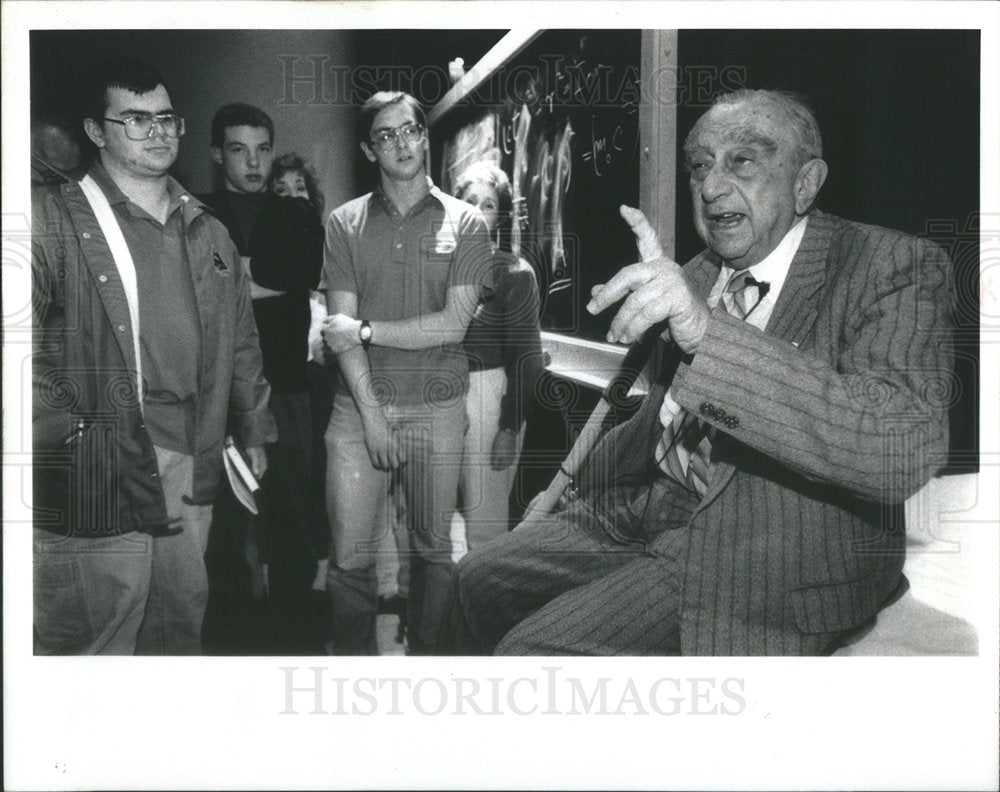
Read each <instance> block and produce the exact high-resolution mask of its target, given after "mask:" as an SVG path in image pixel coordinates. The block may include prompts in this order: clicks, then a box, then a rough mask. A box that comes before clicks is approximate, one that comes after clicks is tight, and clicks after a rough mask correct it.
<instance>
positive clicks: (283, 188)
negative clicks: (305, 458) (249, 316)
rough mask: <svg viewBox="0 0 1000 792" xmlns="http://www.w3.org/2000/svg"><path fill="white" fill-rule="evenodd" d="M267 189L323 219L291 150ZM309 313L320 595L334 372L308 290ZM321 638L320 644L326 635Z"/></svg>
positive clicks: (311, 511)
mask: <svg viewBox="0 0 1000 792" xmlns="http://www.w3.org/2000/svg"><path fill="white" fill-rule="evenodd" d="M267 188H268V190H270V191H271V192H273V193H275V194H276V195H282V196H289V197H292V198H305V199H306V200H307V201H309V203H310V204H312V206H313V208H314V209H315V210H316V215H317V217H318V218H319V220H320V223H322V222H323V220H325V217H324V214H323V209H324V205H325V198H324V196H323V192H322V190H320V188H319V183H318V182H317V180H316V177H315V176H314V175H313V172H312V170H311V169H310V168H309V167H308V166H307V165H306V163H305V160H303V159H302V157H300V156H299V155H298V154H295V153H294V152H293V153H289V154H283V155H282V156H280V157H275V158H274V161H273V162H272V163H271V172H270V174H269V175H268V179H267ZM309 309H310V314H311V318H310V324H309V353H308V363H307V365H306V376H307V378H308V389H309V407H310V410H311V412H312V444H311V460H312V464H311V465H310V467H309V484H308V493H309V502H308V504H307V513H308V515H309V521H308V523H309V528H310V537H309V540H310V546H311V547H312V549H313V551H314V552H315V555H316V558H317V571H316V576H315V580H314V582H313V584H312V588H313V589H314V590H318V591H320V592H322V591H324V590H325V584H326V566H327V558H328V556H329V552H330V531H329V528H328V526H327V516H326V443H325V442H324V440H323V434H324V433H325V432H326V426H327V424H328V423H329V422H330V413H331V411H332V409H333V372H332V369H331V368H330V367H329V366H326V365H324V364H323V360H324V358H323V354H322V344H323V341H322V338H321V337H320V330H321V328H322V325H323V320H324V319H325V318H326V299H325V297H324V296H323V295H322V294H321V293H320V292H318V291H315V290H312V291H310V292H309ZM325 607H326V600H325V598H324V597H323V596H322V595H318V599H317V602H316V609H317V613H314V614H310V616H311V617H312V618H313V620H314V621H315V624H316V625H317V629H316V632H317V634H320V635H322V633H323V632H324V631H325V630H326V628H327V622H328V619H326V618H325V616H324V612H325ZM322 640H324V641H325V636H323V639H322ZM321 643H322V641H321Z"/></svg>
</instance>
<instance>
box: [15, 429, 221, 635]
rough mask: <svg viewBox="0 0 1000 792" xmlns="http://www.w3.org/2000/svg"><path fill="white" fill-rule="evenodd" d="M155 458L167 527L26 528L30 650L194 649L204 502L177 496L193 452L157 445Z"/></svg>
mask: <svg viewBox="0 0 1000 792" xmlns="http://www.w3.org/2000/svg"><path fill="white" fill-rule="evenodd" d="M156 460H157V463H158V466H159V473H160V481H161V483H162V486H163V491H164V495H165V496H166V502H167V514H168V516H169V519H170V525H169V526H168V532H167V533H163V532H157V534H156V535H155V536H154V535H150V534H149V533H129V534H124V535H122V536H111V537H101V538H96V539H90V538H85V537H75V536H69V537H66V536H60V535H57V534H53V533H49V532H47V531H43V530H41V529H38V528H36V529H35V530H34V622H35V624H34V636H35V653H36V654H116V655H121V654H133V653H135V654H157V655H188V654H199V653H200V652H201V622H202V618H203V617H204V613H205V603H206V601H207V598H208V580H207V577H206V575H205V562H204V560H203V555H204V552H205V546H206V543H207V541H208V527H209V524H210V523H211V519H212V507H211V506H195V505H192V504H190V503H186V502H185V498H190V495H191V490H192V475H193V471H194V457H192V456H188V455H186V454H181V453H178V452H176V451H168V450H166V449H163V448H159V447H157V448H156ZM178 529H180V530H178Z"/></svg>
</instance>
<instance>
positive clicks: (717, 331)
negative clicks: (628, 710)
mask: <svg viewBox="0 0 1000 792" xmlns="http://www.w3.org/2000/svg"><path fill="white" fill-rule="evenodd" d="M719 267H720V262H719V260H718V259H717V258H715V257H714V256H713V255H712V254H709V253H707V252H706V253H703V254H701V255H700V256H698V257H696V258H695V259H693V260H692V261H691V262H689V263H688V265H687V266H686V267H685V273H686V274H687V275H688V277H689V280H690V282H691V284H692V285H693V286H694V287H695V289H696V290H697V291H698V293H700V294H703V295H705V296H706V297H707V295H708V292H709V290H710V289H711V286H712V284H713V283H714V282H715V279H716V276H717V275H718V272H719ZM950 289H951V275H950V264H949V262H948V260H947V257H946V256H945V254H944V253H943V251H941V250H940V248H938V247H937V246H935V245H934V244H933V243H930V242H928V241H926V240H921V239H918V238H915V237H912V236H909V235H906V234H902V233H900V232H896V231H891V230H889V229H885V228H878V227H875V226H866V225H861V224H858V223H853V222H848V221H845V220H842V219H840V218H837V217H834V216H832V215H825V214H823V213H821V212H815V213H814V214H813V216H812V217H811V218H810V221H809V225H808V227H807V230H806V234H805V236H804V238H803V240H802V243H801V245H800V246H799V249H798V252H797V253H796V255H795V258H794V260H793V261H792V264H791V268H790V270H789V273H788V277H787V280H786V281H785V284H784V287H783V288H782V291H781V294H780V295H779V297H778V302H777V304H776V305H775V309H774V312H773V314H772V315H771V319H770V322H769V324H768V327H767V330H766V332H761V331H760V330H757V329H756V328H754V327H751V326H750V325H748V324H746V323H744V322H741V321H739V320H738V319H735V318H734V317H732V316H730V315H728V314H727V313H726V312H725V310H724V309H722V308H718V309H716V310H715V311H714V312H713V313H712V317H711V319H710V322H709V326H708V330H707V333H706V335H705V337H704V339H703V340H702V342H701V345H700V346H699V348H698V351H697V353H696V354H695V355H693V357H686V358H681V359H680V362H679V363H678V357H677V353H676V348H675V347H673V344H672V343H668V342H666V341H663V342H661V343H660V345H659V349H658V352H657V354H658V355H659V364H658V365H659V367H660V369H661V372H660V374H661V376H659V377H658V378H657V384H656V385H655V386H654V387H653V388H652V389H651V392H650V394H649V395H648V396H647V397H646V399H645V401H644V402H643V404H642V406H641V407H640V409H639V412H638V413H637V414H636V415H635V416H634V417H633V418H632V419H630V420H629V421H627V422H626V423H624V424H622V425H621V426H619V427H617V428H616V429H615V430H613V431H612V432H611V433H610V434H609V435H608V436H607V437H606V438H605V439H604V441H603V442H602V443H601V444H600V445H599V446H598V448H597V449H595V453H594V455H592V456H593V461H592V462H590V463H588V465H589V466H591V467H593V466H594V465H597V466H600V467H604V466H605V465H607V466H609V467H607V468H606V470H607V471H609V478H607V479H606V482H605V483H610V484H613V483H614V481H616V480H618V481H620V480H621V479H623V478H632V477H636V476H641V475H648V471H649V459H650V458H651V457H652V455H653V451H654V446H655V444H656V441H657V439H658V438H659V436H660V433H661V431H662V427H661V426H660V424H659V419H658V412H659V408H660V404H661V402H662V400H663V395H664V392H665V390H666V388H667V387H671V388H672V391H671V393H672V396H673V398H674V399H675V400H676V401H677V402H678V403H679V404H680V405H681V406H683V407H684V408H686V409H687V410H689V411H691V412H693V413H694V414H696V415H699V416H700V417H702V418H703V419H704V420H706V421H707V422H708V423H710V424H712V425H714V426H715V427H716V428H717V429H718V433H717V434H716V436H715V441H714V443H713V459H714V460H715V464H714V467H713V472H712V477H711V481H710V482H709V489H708V492H707V493H706V495H705V497H704V499H703V500H702V502H701V503H700V505H699V506H698V508H697V509H696V510H695V512H694V514H693V516H692V517H691V518H690V523H689V529H688V530H680V531H667V532H665V533H663V534H661V535H660V537H659V539H658V540H657V542H656V543H655V546H654V547H653V550H654V552H655V553H657V554H659V555H663V556H669V557H674V558H677V559H679V560H680V562H681V564H680V568H682V569H683V570H684V576H683V587H682V604H681V644H682V652H683V653H684V654H694V655H713V654H723V655H751V654H771V655H775V654H815V653H818V652H821V651H822V650H823V649H824V647H825V646H827V645H828V644H829V642H830V641H831V640H832V638H833V637H834V636H835V635H836V634H837V633H839V632H841V631H843V630H847V629H849V628H851V627H853V626H855V625H858V624H860V623H862V622H864V621H865V620H866V619H868V618H869V617H871V616H872V615H873V614H874V613H875V612H876V611H877V610H878V607H879V604H880V603H881V602H882V601H883V600H884V599H885V598H886V597H887V596H888V595H889V593H890V592H891V591H892V590H893V589H894V587H895V586H896V584H897V583H898V581H899V576H900V574H901V570H902V566H903V558H904V536H903V525H902V502H903V501H904V500H905V498H907V497H908V496H909V495H910V494H912V493H913V492H915V491H916V490H917V489H919V488H920V487H921V486H922V485H923V484H924V483H925V482H926V481H927V480H928V479H929V477H930V476H931V475H932V474H933V473H934V471H935V470H936V469H937V468H938V467H940V465H941V464H942V463H943V461H944V455H945V453H946V450H947V437H948V432H947V419H946V414H945V409H946V407H947V402H948V401H949V399H950V398H951V394H952V393H953V388H952V387H951V383H952V379H951V377H952V374H951V370H952V360H951V340H950V320H949V306H950V299H951V291H950ZM671 358H672V360H671ZM726 418H728V419H729V420H728V425H727V424H726V422H725V419H726ZM734 418H735V421H736V422H738V425H734V420H733V419H734ZM591 477H592V474H591ZM657 508H661V509H669V508H670V504H668V503H663V504H658V505H657Z"/></svg>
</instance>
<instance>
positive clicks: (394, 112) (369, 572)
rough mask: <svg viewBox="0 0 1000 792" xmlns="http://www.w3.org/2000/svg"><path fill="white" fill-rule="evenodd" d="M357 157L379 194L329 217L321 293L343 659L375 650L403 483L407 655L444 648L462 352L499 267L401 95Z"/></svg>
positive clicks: (478, 221) (336, 616) (461, 418)
mask: <svg viewBox="0 0 1000 792" xmlns="http://www.w3.org/2000/svg"><path fill="white" fill-rule="evenodd" d="M359 133H360V134H359V137H360V143H361V150H362V151H363V152H364V155H365V157H366V158H367V159H368V160H369V162H372V163H373V164H375V165H377V167H378V175H379V182H378V186H377V187H376V188H375V190H374V191H373V192H371V193H369V194H367V195H365V196H362V197H361V198H357V199H355V200H353V201H350V202H348V203H346V204H344V205H343V206H341V207H339V208H338V209H336V210H334V212H333V213H332V214H331V216H330V218H329V220H328V221H327V225H326V250H325V257H324V264H323V278H322V282H321V288H322V289H324V290H325V291H326V298H327V307H328V309H329V312H330V314H331V316H330V319H329V320H328V322H327V326H326V328H325V330H324V341H325V343H326V344H327V347H328V349H329V350H330V351H331V352H333V353H335V354H336V355H337V362H338V364H339V368H340V377H339V380H338V384H337V390H336V393H335V396H334V406H333V415H332V417H331V419H330V426H329V429H328V431H327V435H326V441H327V455H328V456H327V458H328V460H329V464H328V467H327V511H328V514H329V516H330V521H331V528H332V539H333V548H332V553H331V558H330V565H329V572H328V576H327V592H328V594H329V597H330V601H331V604H332V609H333V641H332V651H333V653H334V654H374V653H377V651H378V647H377V644H376V636H375V616H376V610H377V603H378V596H377V595H378V591H377V580H376V572H375V551H376V549H377V546H378V539H379V537H380V536H382V535H383V534H384V533H385V532H387V531H390V530H391V526H390V525H388V524H386V525H382V524H379V520H378V515H379V514H380V508H381V506H382V504H383V503H384V501H385V498H386V492H387V489H388V487H389V485H390V482H391V480H392V478H393V477H395V478H396V481H397V482H398V484H399V485H400V486H401V488H402V491H403V492H404V495H405V498H406V506H407V519H408V522H409V525H408V528H409V538H410V547H409V549H408V551H404V553H405V554H406V555H407V556H408V558H409V564H410V589H409V597H408V601H407V633H408V634H407V652H408V653H409V654H429V653H436V652H439V651H440V650H441V639H442V637H443V636H442V627H443V622H444V620H445V618H446V616H447V613H448V609H449V607H450V600H451V592H452V573H453V568H454V565H453V563H452V560H451V552H452V547H451V540H450V521H451V515H452V513H453V511H454V509H455V500H456V497H457V492H458V478H459V473H460V469H461V460H462V447H463V441H464V436H465V431H466V426H467V417H466V412H465V402H464V399H465V391H466V389H467V385H468V366H467V362H466V358H465V356H464V354H463V352H462V349H461V342H462V339H463V337H464V336H465V331H466V328H467V327H468V325H469V322H470V320H471V319H472V315H473V313H474V311H475V308H476V303H477V301H478V298H479V292H480V289H481V286H482V285H483V284H484V283H486V282H487V279H488V277H489V267H490V264H491V262H492V253H491V249H490V243H489V237H488V233H487V230H486V224H485V222H484V221H483V218H482V215H481V214H480V213H479V211H478V210H476V209H474V208H473V207H471V206H469V205H468V204H466V203H464V202H462V201H459V200H457V199H455V198H452V197H451V196H448V195H444V194H443V193H441V192H440V191H439V190H438V189H437V188H435V187H434V186H433V185H432V184H431V183H430V180H429V179H428V177H427V172H426V167H425V163H426V157H427V150H428V142H427V134H426V122H425V119H424V114H423V111H422V109H421V108H420V105H419V104H418V103H417V101H416V100H415V99H414V98H413V97H412V96H410V95H408V94H404V93H390V92H380V93H377V94H375V95H374V96H372V97H371V98H370V99H369V100H368V101H367V102H366V103H365V104H364V106H363V107H362V109H361V114H360V118H359Z"/></svg>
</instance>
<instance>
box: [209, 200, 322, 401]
mask: <svg viewBox="0 0 1000 792" xmlns="http://www.w3.org/2000/svg"><path fill="white" fill-rule="evenodd" d="M202 200H203V201H204V202H205V203H206V204H207V205H208V206H209V207H211V209H212V210H213V212H214V213H215V215H216V216H217V217H218V218H219V220H221V221H222V223H223V224H224V225H225V226H226V228H227V229H228V230H229V235H230V236H231V237H232V239H233V242H234V243H235V244H236V247H237V249H238V250H239V252H240V255H241V256H249V257H250V272H251V275H252V276H253V279H254V282H255V283H257V284H259V285H260V286H263V287H265V288H268V289H274V290H275V291H284V292H285V294H282V295H280V296H278V297H262V298H259V299H256V300H254V301H253V312H254V319H255V321H256V323H257V333H258V334H259V336H260V351H261V355H262V356H263V359H264V377H265V378H266V379H267V381H268V382H269V383H270V384H271V390H272V391H274V392H275V393H298V392H302V391H305V390H306V389H307V387H308V384H307V375H306V357H307V352H308V336H309V321H310V312H309V289H314V288H316V285H317V284H318V283H319V274H320V269H321V268H322V266H323V227H322V225H321V224H320V222H319V217H318V216H317V214H316V210H315V209H313V207H312V205H311V204H310V203H309V202H308V201H306V200H305V199H304V198H288V197H281V196H277V195H274V194H272V193H258V194H256V195H243V194H240V193H233V192H229V191H226V190H220V191H218V192H215V193H212V194H210V195H206V196H204V197H203V198H202ZM246 229H250V232H249V234H248V233H247V230H246Z"/></svg>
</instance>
